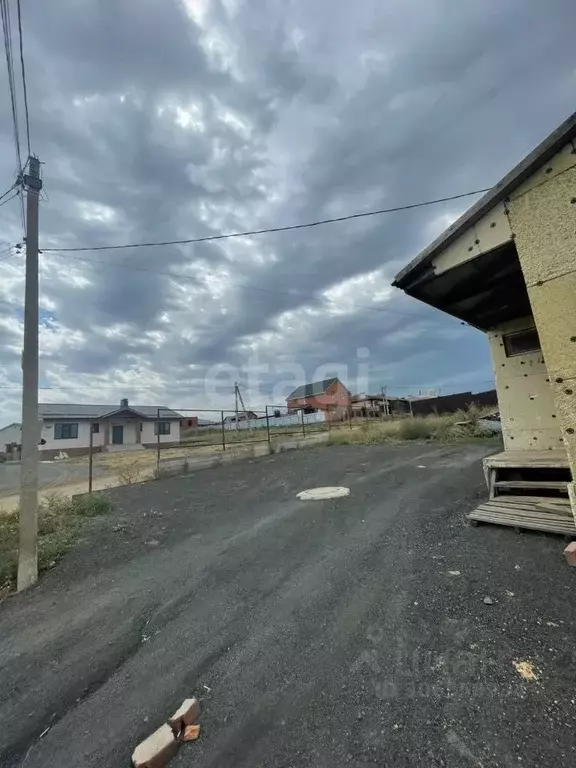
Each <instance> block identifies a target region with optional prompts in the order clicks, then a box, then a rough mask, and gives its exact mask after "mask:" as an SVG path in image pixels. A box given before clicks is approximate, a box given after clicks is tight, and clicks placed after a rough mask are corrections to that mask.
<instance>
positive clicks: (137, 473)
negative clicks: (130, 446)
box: [115, 459, 142, 485]
mask: <svg viewBox="0 0 576 768" xmlns="http://www.w3.org/2000/svg"><path fill="white" fill-rule="evenodd" d="M115 474H116V477H117V478H118V482H119V483H120V485H133V484H134V483H137V482H138V481H139V480H140V478H141V477H142V465H141V463H140V462H139V461H138V459H135V460H134V461H130V462H124V463H123V464H120V465H119V466H117V467H116V470H115Z"/></svg>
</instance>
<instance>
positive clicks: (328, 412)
mask: <svg viewBox="0 0 576 768" xmlns="http://www.w3.org/2000/svg"><path fill="white" fill-rule="evenodd" d="M326 416H327V417H328V418H327V419H326V420H327V422H328V432H330V430H331V429H332V425H331V422H332V417H331V416H330V406H328V410H327V411H326Z"/></svg>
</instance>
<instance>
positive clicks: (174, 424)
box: [38, 399, 182, 458]
mask: <svg viewBox="0 0 576 768" xmlns="http://www.w3.org/2000/svg"><path fill="white" fill-rule="evenodd" d="M38 416H39V418H40V419H41V421H42V431H41V435H40V443H41V444H40V446H39V448H40V451H41V453H42V456H43V457H46V458H52V457H53V456H56V455H58V454H59V453H60V452H64V453H66V454H67V455H69V456H77V455H81V454H84V453H88V452H89V451H90V442H91V441H90V433H92V445H93V450H94V452H98V451H105V450H109V449H110V448H112V449H113V450H121V446H126V448H127V449H128V448H130V447H136V446H142V447H144V448H152V447H156V446H157V444H158V443H159V442H160V443H161V444H162V446H163V447H168V445H178V444H179V443H180V420H181V419H182V415H181V414H180V413H177V412H176V411H173V410H172V409H171V408H165V407H164V406H156V405H129V403H128V400H126V399H123V400H121V401H120V405H119V406H118V405H62V404H59V403H40V404H39V405H38Z"/></svg>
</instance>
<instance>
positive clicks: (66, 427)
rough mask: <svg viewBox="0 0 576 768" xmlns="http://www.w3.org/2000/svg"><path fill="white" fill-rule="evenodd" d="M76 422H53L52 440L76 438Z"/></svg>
mask: <svg viewBox="0 0 576 768" xmlns="http://www.w3.org/2000/svg"><path fill="white" fill-rule="evenodd" d="M77 437H78V424H70V423H64V424H54V440H76V438H77Z"/></svg>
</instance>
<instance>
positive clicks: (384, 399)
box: [381, 387, 390, 416]
mask: <svg viewBox="0 0 576 768" xmlns="http://www.w3.org/2000/svg"><path fill="white" fill-rule="evenodd" d="M381 389H382V399H383V401H384V416H389V415H390V411H389V409H388V397H387V396H386V390H387V387H382V388H381Z"/></svg>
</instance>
